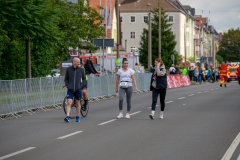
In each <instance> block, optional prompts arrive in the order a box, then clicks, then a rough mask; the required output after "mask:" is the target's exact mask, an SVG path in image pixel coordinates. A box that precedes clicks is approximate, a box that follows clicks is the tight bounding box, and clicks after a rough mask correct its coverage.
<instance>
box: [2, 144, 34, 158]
mask: <svg viewBox="0 0 240 160" xmlns="http://www.w3.org/2000/svg"><path fill="white" fill-rule="evenodd" d="M34 148H36V147H28V148H26V149H23V150H20V151H17V152H14V153H11V154H8V155H6V156H2V157H0V159H1V160H2V159H6V158H9V157H12V156H15V155H17V154H20V153H23V152H27V151H29V150H32V149H34Z"/></svg>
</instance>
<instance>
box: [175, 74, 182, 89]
mask: <svg viewBox="0 0 240 160" xmlns="http://www.w3.org/2000/svg"><path fill="white" fill-rule="evenodd" d="M173 79H174V83H175V84H176V86H177V87H181V85H180V82H179V80H178V76H174V78H173Z"/></svg>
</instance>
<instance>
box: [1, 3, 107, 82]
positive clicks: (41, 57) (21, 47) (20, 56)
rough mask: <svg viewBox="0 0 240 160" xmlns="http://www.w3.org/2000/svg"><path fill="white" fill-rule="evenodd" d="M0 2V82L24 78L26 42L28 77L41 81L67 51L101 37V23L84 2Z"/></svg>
mask: <svg viewBox="0 0 240 160" xmlns="http://www.w3.org/2000/svg"><path fill="white" fill-rule="evenodd" d="M85 2H86V3H84V0H79V2H78V4H75V3H71V2H68V1H61V0H1V1H0V17H1V18H0V19H1V20H0V42H1V43H0V79H19V78H25V77H26V39H30V42H31V68H32V71H31V73H32V77H43V76H46V75H48V74H49V73H50V72H51V69H52V68H54V67H56V65H57V64H59V63H60V62H61V61H62V60H66V59H68V58H69V54H68V52H69V47H72V48H76V47H79V48H83V45H85V46H88V47H90V48H91V49H93V46H92V39H93V38H95V37H99V36H102V35H104V32H103V31H104V29H103V27H101V26H100V21H101V20H102V18H101V16H100V14H99V13H97V11H96V9H94V8H91V7H89V5H88V1H85Z"/></svg>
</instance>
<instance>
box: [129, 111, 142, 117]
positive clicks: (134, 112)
mask: <svg viewBox="0 0 240 160" xmlns="http://www.w3.org/2000/svg"><path fill="white" fill-rule="evenodd" d="M140 112H141V111H137V112H134V113H131V114H129V115H130V116H132V115H134V114H138V113H140Z"/></svg>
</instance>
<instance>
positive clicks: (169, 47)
mask: <svg viewBox="0 0 240 160" xmlns="http://www.w3.org/2000/svg"><path fill="white" fill-rule="evenodd" d="M151 12H152V14H153V17H152V19H151V20H152V64H153V65H154V60H155V59H156V58H158V40H159V38H158V30H159V29H158V28H159V27H158V26H159V25H158V24H159V14H158V13H159V9H158V8H155V9H154V10H152V11H151ZM168 22H169V20H168V15H167V14H166V12H165V11H163V9H162V8H161V36H162V37H161V51H162V55H161V58H162V60H163V62H164V64H165V66H166V68H169V67H170V66H171V64H172V60H171V55H172V54H173V55H174V56H175V61H174V63H175V64H177V63H178V61H179V55H178V53H177V52H176V50H175V46H176V44H177V42H176V41H175V36H174V35H173V33H172V31H171V26H172V24H169V23H168ZM147 23H148V22H147ZM139 52H140V55H139V60H140V62H141V63H142V64H143V65H144V66H145V67H148V30H147V29H143V33H142V35H141V41H140V48H139Z"/></svg>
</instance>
